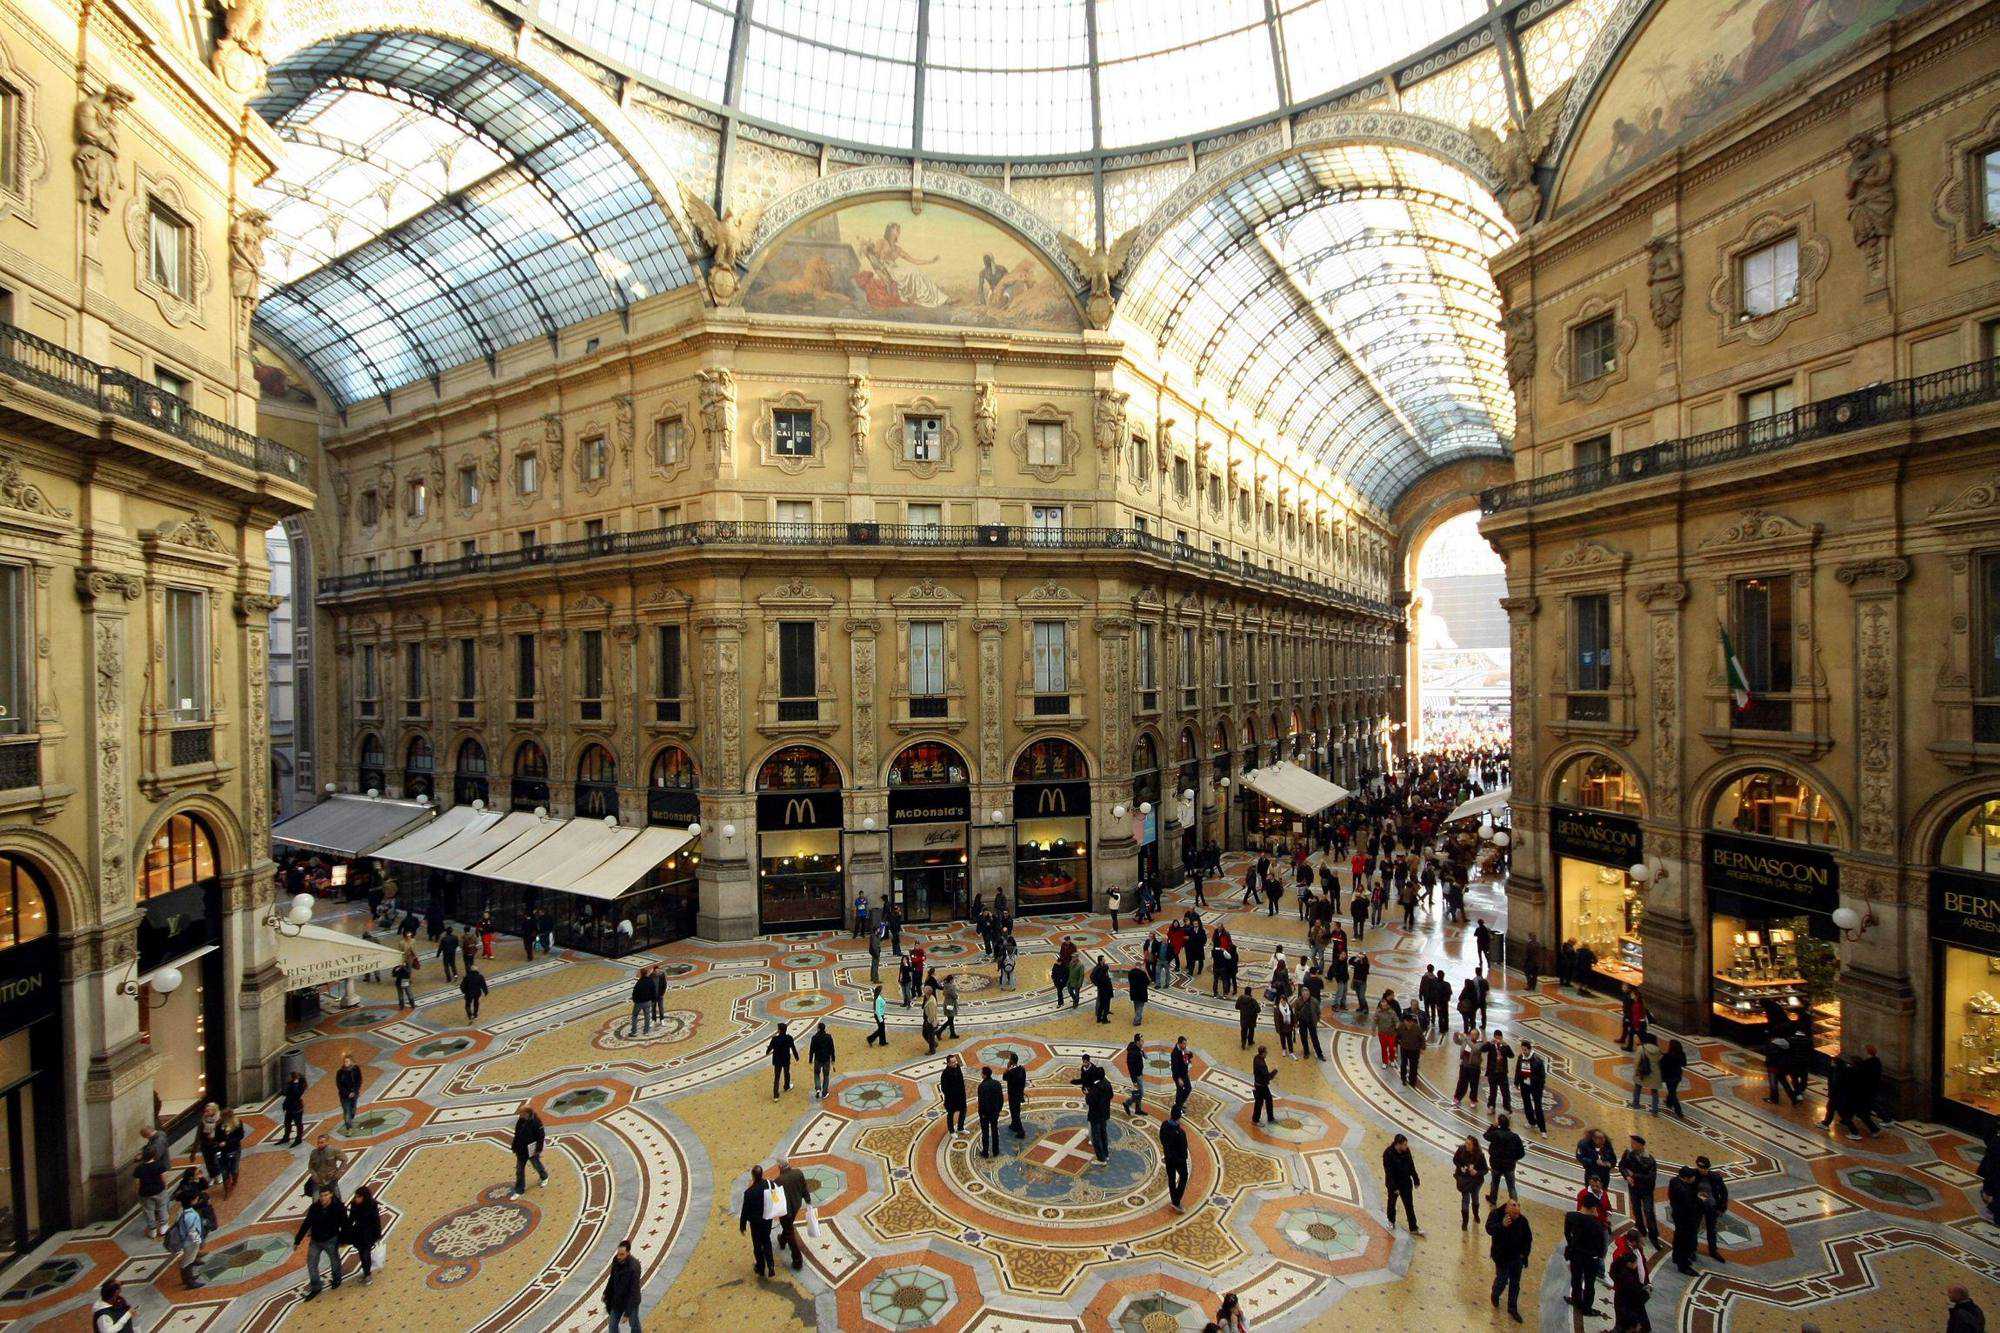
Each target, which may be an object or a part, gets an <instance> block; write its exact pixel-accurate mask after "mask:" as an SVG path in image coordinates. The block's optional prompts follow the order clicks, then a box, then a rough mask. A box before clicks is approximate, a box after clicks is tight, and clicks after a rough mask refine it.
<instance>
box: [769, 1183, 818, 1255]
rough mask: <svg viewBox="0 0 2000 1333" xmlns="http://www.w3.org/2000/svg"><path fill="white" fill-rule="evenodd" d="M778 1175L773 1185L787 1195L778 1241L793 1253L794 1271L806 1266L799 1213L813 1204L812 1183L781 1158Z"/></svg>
mask: <svg viewBox="0 0 2000 1333" xmlns="http://www.w3.org/2000/svg"><path fill="white" fill-rule="evenodd" d="M777 1167H778V1174H777V1177H776V1179H775V1180H774V1181H773V1184H775V1185H776V1186H777V1188H779V1189H781V1190H783V1191H784V1193H785V1215H784V1216H783V1217H781V1218H779V1219H778V1239H779V1240H781V1241H782V1242H783V1243H784V1244H785V1245H786V1246H787V1247H789V1248H790V1249H791V1252H792V1269H793V1271H795V1272H796V1271H797V1270H798V1269H801V1268H804V1267H805V1266H806V1255H805V1251H804V1250H803V1249H801V1248H800V1246H799V1213H800V1212H802V1211H803V1210H804V1209H805V1206H806V1205H807V1204H809V1203H811V1202H812V1182H811V1181H810V1180H807V1179H806V1173H805V1172H803V1171H801V1170H799V1169H798V1168H797V1167H795V1166H793V1165H792V1164H791V1163H790V1162H788V1161H786V1160H785V1159H784V1158H782V1157H780V1158H779V1159H778V1161H777Z"/></svg>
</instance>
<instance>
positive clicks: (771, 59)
mask: <svg viewBox="0 0 2000 1333" xmlns="http://www.w3.org/2000/svg"><path fill="white" fill-rule="evenodd" d="M915 101H916V66H915V65H914V64H913V63H911V62H910V61H907V60H900V61H896V60H878V59H875V58H873V57H869V56H860V55H855V54H853V53H851V52H848V51H841V50H836V49H835V48H833V47H830V46H821V45H819V44H817V43H814V42H807V41H801V40H799V39H798V38H795V37H790V36H787V35H786V34H784V33H781V32H775V31H773V30H771V29H769V28H766V27H764V26H762V25H761V24H756V23H753V24H752V25H751V26H750V34H749V52H748V54H747V55H746V56H745V57H744V72H743V93H742V97H741V99H740V104H741V106H742V108H743V110H745V111H746V112H748V113H749V114H751V115H753V116H757V117H760V118H762V119H764V120H768V121H771V122H773V123H774V124H778V125H783V126H786V127H787V128H791V129H796V130H799V131H801V132H803V133H807V134H822V135H826V136H828V137H830V138H835V139H849V140H854V141H856V142H861V143H871V144H884V145H890V146H894V147H907V146H908V145H909V143H910V117H911V113H912V111H913V109H914V103H915Z"/></svg>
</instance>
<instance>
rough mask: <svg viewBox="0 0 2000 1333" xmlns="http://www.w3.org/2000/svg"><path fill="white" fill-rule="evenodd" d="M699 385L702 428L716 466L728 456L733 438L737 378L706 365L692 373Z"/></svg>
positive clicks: (724, 368) (727, 372)
mask: <svg viewBox="0 0 2000 1333" xmlns="http://www.w3.org/2000/svg"><path fill="white" fill-rule="evenodd" d="M695 379H696V381H697V382H698V383H699V385H700V390H699V392H700V395H701V429H702V434H704V435H706V436H707V437H708V447H709V449H710V450H711V451H713V453H714V455H715V460H716V462H717V463H718V464H719V463H721V461H722V460H723V459H725V458H727V457H729V451H730V446H731V443H732V442H733V441H734V440H735V438H736V376H735V375H734V374H733V373H731V372H730V370H729V369H728V368H727V367H725V366H705V367H703V368H702V369H701V370H699V371H697V372H695Z"/></svg>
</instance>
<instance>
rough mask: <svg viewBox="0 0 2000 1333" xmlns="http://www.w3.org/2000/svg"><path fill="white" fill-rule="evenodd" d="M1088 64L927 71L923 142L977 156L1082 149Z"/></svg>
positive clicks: (1086, 136) (1086, 139) (1086, 134)
mask: <svg viewBox="0 0 2000 1333" xmlns="http://www.w3.org/2000/svg"><path fill="white" fill-rule="evenodd" d="M1090 146H1091V142H1090V70H1089V69H1088V68H1087V67H1085V68H1077V69H1033V70H1006V71H988V70H961V69H947V68H942V67H940V66H937V65H932V66H930V67H929V68H928V69H927V70H926V71H925V75H924V148H925V149H926V150H927V151H929V152H933V153H963V154H966V155H968V156H974V157H1010V156H1021V157H1055V156H1059V155H1061V154H1064V153H1081V152H1087V151H1088V150H1089V148H1090Z"/></svg>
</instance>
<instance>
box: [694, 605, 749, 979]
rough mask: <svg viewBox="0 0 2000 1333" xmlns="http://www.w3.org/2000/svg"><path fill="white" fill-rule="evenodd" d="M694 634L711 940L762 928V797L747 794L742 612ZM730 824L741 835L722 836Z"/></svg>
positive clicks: (702, 926) (704, 908)
mask: <svg viewBox="0 0 2000 1333" xmlns="http://www.w3.org/2000/svg"><path fill="white" fill-rule="evenodd" d="M695 637H696V644H697V647H696V652H697V654H698V655H697V658H696V660H697V661H698V662H699V663H700V675H699V676H698V678H697V679H696V682H695V689H696V692H697V697H696V702H695V706H696V709H697V713H696V716H698V717H701V718H703V719H705V720H708V721H710V722H712V725H707V726H704V727H702V729H701V731H700V738H701V772H702V785H703V787H704V788H705V789H706V791H707V792H710V793H713V794H712V795H704V796H703V798H702V803H701V822H702V828H703V833H702V839H701V867H700V869H699V870H698V871H697V872H696V881H697V887H698V892H699V894H700V906H699V908H698V911H697V915H696V926H695V930H696V933H697V934H699V935H700V936H701V937H702V938H703V939H707V940H742V939H751V938H754V937H755V936H756V934H757V870H756V866H755V864H754V863H753V862H754V854H755V848H756V841H755V838H756V827H755V823H754V820H753V816H754V814H755V812H756V802H755V801H754V800H753V799H752V798H751V797H749V796H746V795H744V794H743V791H744V786H745V774H744V772H743V619H742V617H740V616H732V615H709V616H704V617H702V618H700V619H698V620H697V621H696V622H695ZM732 825H733V826H734V827H735V829H736V836H735V837H733V838H731V837H725V836H723V832H722V830H723V828H724V827H725V826H732ZM709 830H713V832H709Z"/></svg>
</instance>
